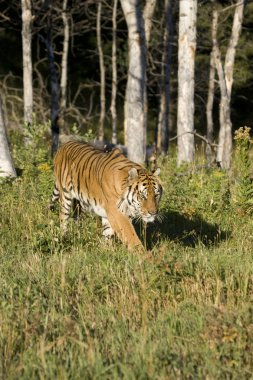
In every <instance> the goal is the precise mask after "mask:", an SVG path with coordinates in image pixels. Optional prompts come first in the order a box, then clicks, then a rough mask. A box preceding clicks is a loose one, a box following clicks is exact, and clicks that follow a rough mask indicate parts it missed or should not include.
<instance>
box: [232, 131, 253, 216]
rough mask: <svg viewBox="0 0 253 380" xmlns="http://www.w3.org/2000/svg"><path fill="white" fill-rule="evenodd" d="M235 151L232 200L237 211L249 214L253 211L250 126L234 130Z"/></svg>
mask: <svg viewBox="0 0 253 380" xmlns="http://www.w3.org/2000/svg"><path fill="white" fill-rule="evenodd" d="M235 142H236V147H235V153H234V160H233V165H234V173H235V180H234V182H235V183H234V188H233V193H234V197H233V201H234V203H235V205H236V207H237V211H238V212H239V213H247V214H251V213H252V211H253V187H252V175H251V157H250V147H251V145H252V142H253V141H252V140H251V138H250V128H248V127H244V128H239V129H238V130H237V131H236V132H235Z"/></svg>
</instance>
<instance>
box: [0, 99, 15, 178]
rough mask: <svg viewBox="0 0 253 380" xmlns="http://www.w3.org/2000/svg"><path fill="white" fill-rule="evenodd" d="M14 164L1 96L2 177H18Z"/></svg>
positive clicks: (0, 144)
mask: <svg viewBox="0 0 253 380" xmlns="http://www.w3.org/2000/svg"><path fill="white" fill-rule="evenodd" d="M16 176H17V175H16V171H15V168H14V166H13V163H12V159H11V155H10V151H9V146H8V141H7V136H6V131H5V123H4V115H3V109H2V100H1V95H0V177H16Z"/></svg>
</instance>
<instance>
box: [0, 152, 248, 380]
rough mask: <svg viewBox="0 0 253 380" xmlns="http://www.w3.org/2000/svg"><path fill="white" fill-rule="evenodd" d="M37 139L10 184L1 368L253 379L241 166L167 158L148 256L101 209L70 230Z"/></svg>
mask: <svg viewBox="0 0 253 380" xmlns="http://www.w3.org/2000/svg"><path fill="white" fill-rule="evenodd" d="M29 149H30V148H27V150H24V149H23V150H18V149H16V153H15V150H14V157H15V162H16V164H17V165H19V166H20V167H21V169H22V170H23V173H22V175H21V176H20V177H18V179H16V180H15V181H12V182H8V183H3V184H1V188H0V196H1V204H2V206H1V212H0V227H1V229H0V239H1V240H0V242H1V244H0V379H61V380H62V379H119V378H122V379H152V380H153V379H238V378H240V379H251V378H252V373H253V304H252V301H253V299H252V298H253V297H252V294H253V265H252V264H253V254H252V243H253V234H252V223H253V222H252V219H251V217H250V215H248V214H247V212H242V210H241V208H240V207H238V205H237V204H236V203H235V202H234V201H233V197H234V195H233V181H231V179H230V177H229V176H228V175H227V174H226V173H224V172H222V171H220V170H216V169H212V170H211V169H210V170H208V171H207V170H204V169H203V170H200V171H197V172H196V173H194V174H188V175H180V171H179V170H178V169H176V168H175V164H174V159H173V158H171V159H166V160H165V161H164V162H162V163H161V166H162V173H163V176H162V180H163V183H164V190H165V191H164V197H163V201H162V205H161V212H162V214H163V215H164V220H163V222H162V223H161V224H157V225H154V226H152V227H149V228H148V230H147V246H148V248H149V250H150V254H149V255H148V256H147V257H146V258H144V257H142V256H141V255H137V254H134V253H129V252H127V250H126V249H125V248H124V247H123V246H122V245H121V244H120V243H118V242H113V243H112V244H111V245H107V244H105V242H104V241H103V239H102V238H100V231H99V228H100V227H99V223H98V219H97V218H96V217H95V216H92V215H85V217H83V218H82V219H81V220H80V221H79V222H78V223H76V222H73V221H71V222H70V226H69V231H68V234H67V236H65V237H63V236H62V235H61V233H60V230H59V221H58V215H57V212H55V213H52V212H50V211H49V210H48V202H49V199H50V195H51V191H52V188H53V176H52V167H51V163H50V162H49V161H48V160H47V154H48V152H47V149H46V145H45V151H43V149H42V150H41V151H40V152H39V155H33V156H32V155H31V152H29ZM31 149H32V150H33V151H34V147H32V148H31ZM181 171H183V172H184V169H181ZM183 174H184V173H183ZM244 211H245V210H244ZM137 229H138V231H139V230H140V233H141V229H140V228H139V227H138V226H137ZM141 234H142V233H141ZM142 238H143V236H142Z"/></svg>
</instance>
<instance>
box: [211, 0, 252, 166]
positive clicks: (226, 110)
mask: <svg viewBox="0 0 253 380" xmlns="http://www.w3.org/2000/svg"><path fill="white" fill-rule="evenodd" d="M213 5H214V7H213V23H212V40H213V49H214V60H215V66H216V70H217V73H218V78H219V87H220V132H219V144H218V149H217V158H216V160H217V162H219V163H220V165H221V167H222V168H224V169H229V167H230V164H231V154H232V122H231V116H230V103H231V93H232V85H233V71H234V61H235V54H236V48H237V44H238V40H239V37H240V34H241V29H242V20H243V11H244V5H245V0H237V1H236V4H235V13H234V19H233V26H232V31H231V35H230V39H229V44H228V48H227V52H226V56H225V63H224V66H223V65H222V58H221V52H220V48H219V45H218V41H217V28H218V9H217V4H216V1H215V0H213Z"/></svg>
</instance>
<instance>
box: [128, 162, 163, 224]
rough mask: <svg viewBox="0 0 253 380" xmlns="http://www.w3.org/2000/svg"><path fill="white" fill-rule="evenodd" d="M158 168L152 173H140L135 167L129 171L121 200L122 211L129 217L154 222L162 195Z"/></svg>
mask: <svg viewBox="0 0 253 380" xmlns="http://www.w3.org/2000/svg"><path fill="white" fill-rule="evenodd" d="M159 174H160V169H157V170H156V171H155V172H154V173H153V174H148V173H145V172H143V173H140V174H138V172H137V170H136V168H132V169H130V171H129V177H128V183H129V186H128V188H127V190H126V192H125V194H124V195H125V196H124V198H125V202H123V206H124V210H122V211H123V212H124V213H126V214H127V215H128V216H130V217H131V218H137V219H142V220H144V222H146V223H151V222H154V220H155V219H156V217H157V216H158V207H159V203H160V200H161V197H162V191H163V190H162V185H161V183H160V180H159V178H158V176H159Z"/></svg>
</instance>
